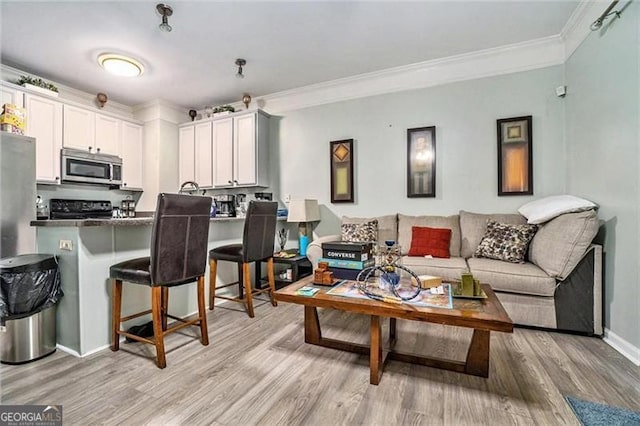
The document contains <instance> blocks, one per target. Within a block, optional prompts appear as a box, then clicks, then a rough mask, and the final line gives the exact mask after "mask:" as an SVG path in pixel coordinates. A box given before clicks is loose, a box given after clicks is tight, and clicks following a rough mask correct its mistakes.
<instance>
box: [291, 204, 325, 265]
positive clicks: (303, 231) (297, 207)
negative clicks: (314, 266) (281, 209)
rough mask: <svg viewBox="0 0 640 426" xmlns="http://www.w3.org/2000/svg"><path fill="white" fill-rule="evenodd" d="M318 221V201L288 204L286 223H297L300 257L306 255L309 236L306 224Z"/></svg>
mask: <svg viewBox="0 0 640 426" xmlns="http://www.w3.org/2000/svg"><path fill="white" fill-rule="evenodd" d="M319 220H320V209H319V208H318V200H291V201H290V202H289V215H288V216H287V222H298V233H299V238H300V239H299V243H298V247H300V249H299V250H300V255H301V256H306V255H307V246H308V245H309V235H308V227H307V223H309V222H317V221H319Z"/></svg>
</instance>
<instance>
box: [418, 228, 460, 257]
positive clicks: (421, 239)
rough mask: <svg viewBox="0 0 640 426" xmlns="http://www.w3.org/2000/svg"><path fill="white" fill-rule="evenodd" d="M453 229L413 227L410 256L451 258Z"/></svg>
mask: <svg viewBox="0 0 640 426" xmlns="http://www.w3.org/2000/svg"><path fill="white" fill-rule="evenodd" d="M450 242H451V229H448V228H427V227H421V226H412V227H411V248H410V249H409V256H426V255H431V256H433V257H444V258H449V257H451V256H450V255H449V243H450Z"/></svg>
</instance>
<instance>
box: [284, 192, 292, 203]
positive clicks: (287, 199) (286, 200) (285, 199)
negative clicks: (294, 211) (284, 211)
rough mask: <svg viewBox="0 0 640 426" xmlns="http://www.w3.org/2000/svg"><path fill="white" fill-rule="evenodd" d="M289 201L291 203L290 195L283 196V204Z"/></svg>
mask: <svg viewBox="0 0 640 426" xmlns="http://www.w3.org/2000/svg"><path fill="white" fill-rule="evenodd" d="M289 201H291V194H284V202H285V203H288V202H289Z"/></svg>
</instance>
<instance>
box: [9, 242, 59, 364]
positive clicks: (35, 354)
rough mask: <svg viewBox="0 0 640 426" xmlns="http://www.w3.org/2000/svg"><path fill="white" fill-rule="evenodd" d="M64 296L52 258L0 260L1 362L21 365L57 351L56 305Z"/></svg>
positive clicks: (57, 270)
mask: <svg viewBox="0 0 640 426" xmlns="http://www.w3.org/2000/svg"><path fill="white" fill-rule="evenodd" d="M62 296H63V292H62V288H61V280H60V270H59V268H58V261H57V259H56V258H55V256H53V255H47V254H24V255H20V256H15V257H9V258H4V259H0V362H2V363H4V364H22V363H25V362H29V361H35V360H37V359H40V358H42V357H45V356H47V355H50V354H52V353H53V352H55V350H56V305H57V303H58V301H59V300H60V298H61V297H62Z"/></svg>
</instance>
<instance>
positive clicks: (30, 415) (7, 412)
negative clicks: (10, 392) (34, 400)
mask: <svg viewBox="0 0 640 426" xmlns="http://www.w3.org/2000/svg"><path fill="white" fill-rule="evenodd" d="M61 425H62V405H0V426H61Z"/></svg>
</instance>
